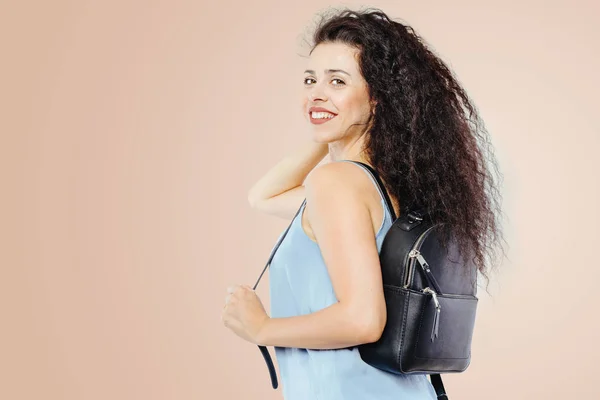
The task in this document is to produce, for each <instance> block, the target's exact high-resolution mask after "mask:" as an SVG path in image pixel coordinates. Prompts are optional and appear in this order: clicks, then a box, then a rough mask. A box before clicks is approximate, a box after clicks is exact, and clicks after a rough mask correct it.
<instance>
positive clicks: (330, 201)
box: [305, 162, 381, 237]
mask: <svg viewBox="0 0 600 400" xmlns="http://www.w3.org/2000/svg"><path fill="white" fill-rule="evenodd" d="M305 190H306V208H307V213H306V214H307V218H306V220H305V225H306V227H307V229H306V230H307V231H309V232H311V231H312V229H311V227H312V225H313V223H314V221H311V218H310V217H311V216H312V217H313V219H314V218H315V217H317V216H320V217H321V218H322V217H323V216H324V215H327V214H331V213H332V212H336V213H337V212H340V213H342V214H345V215H346V217H347V216H348V215H353V216H355V215H356V212H357V211H358V212H360V210H361V209H362V210H364V211H366V213H367V215H369V216H370V218H371V220H372V224H373V226H374V227H377V226H378V225H379V222H378V220H380V219H381V218H380V216H378V215H379V214H381V210H380V211H379V212H375V213H374V210H375V209H376V207H378V206H379V207H380V205H379V199H378V197H377V196H378V194H377V191H376V189H375V187H374V186H373V183H372V182H371V180H370V178H369V177H368V176H367V174H366V172H365V171H364V170H363V168H362V167H360V166H358V165H355V164H352V163H349V162H332V163H328V164H323V165H320V166H318V167H317V168H315V169H314V170H313V171H312V172H311V174H310V175H309V176H308V178H307V179H306V181H305ZM311 233H312V232H311ZM309 236H311V235H309ZM313 237H314V236H313Z"/></svg>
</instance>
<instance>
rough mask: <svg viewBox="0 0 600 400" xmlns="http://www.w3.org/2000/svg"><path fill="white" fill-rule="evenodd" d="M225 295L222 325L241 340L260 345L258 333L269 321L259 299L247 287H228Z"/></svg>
mask: <svg viewBox="0 0 600 400" xmlns="http://www.w3.org/2000/svg"><path fill="white" fill-rule="evenodd" d="M227 293H228V294H227V296H226V297H225V306H224V307H223V312H222V313H221V320H222V321H223V325H225V326H226V327H227V328H229V329H231V330H232V331H233V333H235V334H236V335H238V336H239V337H241V338H242V339H245V340H247V341H249V342H252V343H254V344H260V343H259V339H258V337H259V333H260V331H261V329H262V328H263V327H264V326H265V325H266V323H267V321H268V320H269V319H270V317H269V316H268V315H267V312H266V311H265V308H264V306H263V304H262V302H261V301H260V298H259V297H258V295H257V294H256V292H255V291H254V290H252V288H250V286H248V285H234V286H230V287H228V288H227Z"/></svg>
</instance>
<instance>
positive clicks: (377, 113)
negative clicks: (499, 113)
mask: <svg viewBox="0 0 600 400" xmlns="http://www.w3.org/2000/svg"><path fill="white" fill-rule="evenodd" d="M321 18H322V19H321V21H320V22H319V23H317V28H316V30H315V31H314V33H313V36H312V43H311V52H312V49H314V48H315V47H316V46H317V45H319V44H321V43H327V42H341V43H344V44H347V45H350V46H353V47H355V48H357V49H358V50H359V58H358V60H359V62H358V63H359V69H360V71H361V73H362V75H363V77H364V79H365V80H366V82H367V84H368V88H369V96H370V99H371V100H375V101H376V105H375V107H374V110H373V112H372V114H371V119H370V120H369V121H368V122H367V125H368V124H372V125H371V129H370V130H369V132H368V135H367V137H366V139H365V149H364V151H365V155H366V157H367V159H368V160H369V162H370V163H371V165H372V166H373V167H374V168H375V169H376V170H377V172H378V173H379V174H380V175H381V177H382V178H383V180H384V181H385V182H386V185H387V189H388V190H389V191H390V192H391V193H392V194H393V195H394V197H396V198H397V199H398V200H399V202H400V205H401V210H407V209H413V208H418V207H427V209H428V210H429V211H430V215H431V219H432V222H433V223H434V224H435V225H436V229H438V232H439V233H440V238H441V239H442V246H443V247H444V248H447V244H448V242H449V240H450V238H451V237H454V239H455V243H456V244H457V245H458V249H459V251H460V254H461V255H463V256H464V255H465V254H466V255H468V257H471V260H472V262H473V263H474V264H475V265H476V267H477V269H478V271H479V272H480V273H481V274H482V275H483V276H484V277H485V279H486V281H487V284H488V285H489V281H490V279H489V274H488V272H489V271H490V270H491V269H494V268H495V267H494V261H495V259H496V256H497V253H496V250H498V249H501V250H503V248H502V245H501V243H500V241H501V240H503V238H502V233H501V229H500V223H499V217H500V216H501V215H502V211H501V208H500V203H501V194H500V192H499V190H498V187H497V182H496V181H495V179H494V178H495V177H496V176H497V177H499V178H501V174H500V173H499V172H498V168H497V165H496V161H495V157H494V154H493V150H492V148H491V145H490V141H489V139H488V136H487V131H486V129H485V127H484V124H483V122H482V121H481V119H480V117H479V115H478V112H477V109H476V107H475V105H474V104H473V102H472V101H471V100H470V99H469V97H468V96H467V93H466V92H465V90H464V89H463V88H462V87H461V85H460V84H459V82H458V80H457V78H456V77H455V76H454V74H453V72H452V71H451V70H450V68H449V67H448V66H447V65H446V64H445V63H444V62H443V61H442V60H441V59H440V58H439V57H438V56H436V55H435V54H434V52H433V51H432V50H430V49H429V48H428V45H427V44H426V42H425V40H424V39H423V38H421V37H420V36H419V35H418V34H417V33H416V32H415V31H414V29H413V28H412V27H410V26H409V25H406V24H402V23H399V22H396V21H393V20H391V19H390V18H389V17H388V16H387V15H386V14H385V13H384V12H383V11H381V10H379V9H376V8H368V9H365V10H361V11H352V10H350V9H348V8H345V9H342V10H341V11H339V10H338V11H334V13H333V15H327V14H325V15H321ZM486 162H487V163H488V164H489V165H486ZM490 167H492V168H493V169H492V168H490ZM492 172H496V176H494V175H492ZM402 212H403V211H401V213H402ZM488 261H489V262H488ZM486 287H487V285H486Z"/></svg>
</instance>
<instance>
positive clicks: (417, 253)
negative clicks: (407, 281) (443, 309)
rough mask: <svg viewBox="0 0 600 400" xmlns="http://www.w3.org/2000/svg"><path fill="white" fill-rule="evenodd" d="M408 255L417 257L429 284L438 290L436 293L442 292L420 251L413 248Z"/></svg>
mask: <svg viewBox="0 0 600 400" xmlns="http://www.w3.org/2000/svg"><path fill="white" fill-rule="evenodd" d="M408 256H409V257H410V258H416V259H417V261H418V262H419V265H420V266H421V269H422V270H423V271H424V272H425V275H426V276H427V280H428V281H429V284H430V285H431V286H433V287H434V288H435V290H437V291H438V293H442V289H441V288H440V285H439V284H438V283H437V280H436V279H435V277H434V276H433V273H432V272H431V269H430V268H429V264H427V261H425V258H424V257H423V255H422V254H421V252H420V251H419V250H416V249H413V250H411V251H410V253H408Z"/></svg>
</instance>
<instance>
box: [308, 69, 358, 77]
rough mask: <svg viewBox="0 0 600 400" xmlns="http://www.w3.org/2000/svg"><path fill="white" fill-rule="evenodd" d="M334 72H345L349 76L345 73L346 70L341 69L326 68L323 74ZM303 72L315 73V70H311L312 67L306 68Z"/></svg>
mask: <svg viewBox="0 0 600 400" xmlns="http://www.w3.org/2000/svg"><path fill="white" fill-rule="evenodd" d="M336 72H341V73H342V74H346V75H348V76H351V75H350V74H349V73H347V72H346V71H344V70H342V69H326V70H325V74H331V73H336ZM304 73H305V74H306V73H308V74H313V75H314V74H315V71H313V70H312V69H307V70H306V71H304Z"/></svg>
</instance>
